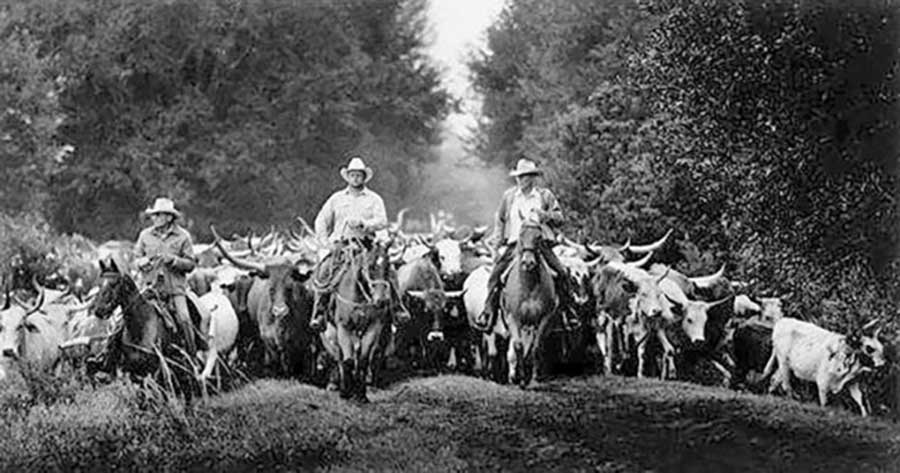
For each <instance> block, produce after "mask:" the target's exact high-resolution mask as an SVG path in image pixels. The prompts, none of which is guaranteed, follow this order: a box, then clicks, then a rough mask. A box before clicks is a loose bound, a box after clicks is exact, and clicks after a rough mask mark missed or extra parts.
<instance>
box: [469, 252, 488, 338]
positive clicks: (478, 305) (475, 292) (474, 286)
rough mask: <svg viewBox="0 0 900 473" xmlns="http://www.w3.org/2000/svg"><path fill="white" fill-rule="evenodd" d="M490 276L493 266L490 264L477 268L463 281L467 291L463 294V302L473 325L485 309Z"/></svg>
mask: <svg viewBox="0 0 900 473" xmlns="http://www.w3.org/2000/svg"><path fill="white" fill-rule="evenodd" d="M490 277H491V268H490V267H489V266H481V267H479V268H475V270H474V271H472V272H471V273H470V274H469V277H467V278H466V280H465V281H464V282H463V290H465V291H466V292H465V293H464V294H463V304H465V307H466V315H467V316H468V318H469V324H472V325H473V326H474V321H475V319H476V317H478V314H480V313H481V312H482V311H483V310H484V303H485V300H486V299H487V289H488V287H487V286H488V279H490Z"/></svg>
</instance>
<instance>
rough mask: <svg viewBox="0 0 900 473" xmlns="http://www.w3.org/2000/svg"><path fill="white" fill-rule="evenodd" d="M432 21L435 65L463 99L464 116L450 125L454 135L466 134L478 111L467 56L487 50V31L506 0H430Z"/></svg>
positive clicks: (432, 53) (451, 87) (451, 120)
mask: <svg viewBox="0 0 900 473" xmlns="http://www.w3.org/2000/svg"><path fill="white" fill-rule="evenodd" d="M429 3H430V5H429V12H428V16H429V20H430V26H431V28H432V30H431V31H432V36H431V39H432V46H431V47H430V48H429V52H430V54H431V56H432V57H433V58H434V59H435V62H436V63H437V64H438V66H439V67H441V68H442V69H443V70H444V80H445V83H446V85H447V88H448V89H449V90H450V92H451V93H452V94H454V95H455V96H457V97H460V98H462V99H463V103H462V108H463V113H462V114H458V115H453V116H451V117H450V118H449V120H448V122H449V125H450V128H451V131H452V132H455V133H458V134H466V127H467V126H471V125H474V124H475V121H474V116H473V114H474V113H475V112H476V111H477V109H478V102H477V100H476V98H475V96H474V92H473V91H472V89H471V87H469V78H468V68H467V67H466V64H465V63H466V57H467V54H468V53H469V52H470V51H474V50H478V49H481V48H483V47H484V43H485V39H486V29H487V27H488V26H489V25H490V24H491V23H492V22H493V21H494V19H495V18H496V17H497V15H498V14H499V13H500V10H502V9H503V4H504V0H430V2H429Z"/></svg>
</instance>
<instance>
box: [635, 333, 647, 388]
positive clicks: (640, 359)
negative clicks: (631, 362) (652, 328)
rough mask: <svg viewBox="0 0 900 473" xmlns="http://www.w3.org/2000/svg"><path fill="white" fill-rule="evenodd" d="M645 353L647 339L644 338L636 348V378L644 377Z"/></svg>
mask: <svg viewBox="0 0 900 473" xmlns="http://www.w3.org/2000/svg"><path fill="white" fill-rule="evenodd" d="M646 351H647V337H644V339H643V340H641V342H640V343H638V346H637V377H638V378H643V377H644V353H645V352H646Z"/></svg>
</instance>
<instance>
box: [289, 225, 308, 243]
mask: <svg viewBox="0 0 900 473" xmlns="http://www.w3.org/2000/svg"><path fill="white" fill-rule="evenodd" d="M304 231H305V230H304ZM288 234H289V235H290V237H291V240H293V241H300V240H303V235H300V234H299V233H297V232H296V231H295V230H294V228H293V227H291V228H288Z"/></svg>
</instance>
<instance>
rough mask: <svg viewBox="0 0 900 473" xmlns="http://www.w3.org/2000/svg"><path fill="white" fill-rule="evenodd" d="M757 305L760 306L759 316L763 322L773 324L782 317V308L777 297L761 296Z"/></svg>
mask: <svg viewBox="0 0 900 473" xmlns="http://www.w3.org/2000/svg"><path fill="white" fill-rule="evenodd" d="M759 305H760V307H761V308H762V310H761V313H760V318H761V319H762V321H763V322H766V323H771V324H774V323H775V322H778V321H779V320H781V319H782V318H783V317H784V310H783V306H782V302H781V298H779V297H761V298H759Z"/></svg>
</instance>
